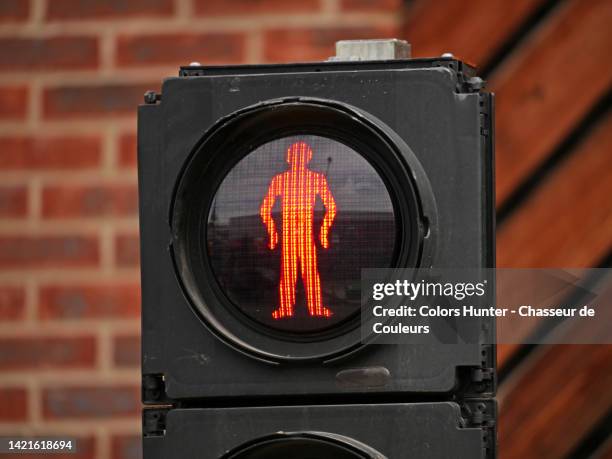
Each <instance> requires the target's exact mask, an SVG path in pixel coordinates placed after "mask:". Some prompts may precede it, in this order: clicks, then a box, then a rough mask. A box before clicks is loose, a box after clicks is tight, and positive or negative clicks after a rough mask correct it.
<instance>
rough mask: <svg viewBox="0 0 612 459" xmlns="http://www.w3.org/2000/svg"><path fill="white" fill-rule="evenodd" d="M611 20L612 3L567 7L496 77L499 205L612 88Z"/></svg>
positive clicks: (579, 2) (575, 1)
mask: <svg viewBox="0 0 612 459" xmlns="http://www.w3.org/2000/svg"><path fill="white" fill-rule="evenodd" d="M610 24H612V2H610V1H608V0H589V1H583V0H572V1H569V2H567V3H565V4H562V6H561V7H559V8H558V9H557V10H555V11H554V14H553V16H552V17H551V18H550V19H549V20H547V21H546V22H545V23H544V24H543V25H542V26H541V27H540V28H539V29H538V30H536V31H535V32H534V33H533V35H532V36H531V37H530V38H529V39H528V40H527V41H526V42H525V44H524V45H523V46H521V47H519V48H518V49H517V50H516V51H515V52H514V54H513V57H512V58H511V59H510V61H509V62H507V63H506V64H504V65H503V66H502V67H501V68H500V69H498V71H496V73H495V74H494V75H493V76H492V78H491V85H490V88H491V89H492V90H493V91H495V92H496V94H497V112H496V117H497V129H496V132H497V155H496V163H497V203H498V204H500V203H503V202H504V200H505V199H507V198H508V196H509V194H510V193H511V192H512V191H513V190H514V189H515V188H516V186H517V185H518V184H519V183H520V182H521V181H522V180H524V179H525V178H526V177H527V176H528V175H529V173H530V172H532V171H533V170H534V168H535V167H537V165H538V164H541V163H542V161H543V160H544V159H545V158H546V157H547V155H549V154H550V152H551V151H552V150H553V149H554V148H555V147H556V146H557V145H558V144H559V143H560V142H561V141H562V140H563V138H564V136H566V135H567V133H568V132H570V131H571V129H572V127H573V126H574V125H575V124H577V123H578V122H579V121H580V120H581V119H582V118H583V117H584V116H585V114H586V113H587V112H588V111H589V109H590V108H591V107H592V106H593V105H594V104H595V102H596V101H597V99H598V98H599V97H601V96H602V94H604V93H605V92H606V90H607V89H608V88H609V87H610V85H612V60H611V59H610V57H609V46H610V43H611V42H612V28H611V27H610ZM550 223H551V224H552V223H553V220H551V221H550ZM544 258H545V256H544ZM550 262H551V263H552V260H550Z"/></svg>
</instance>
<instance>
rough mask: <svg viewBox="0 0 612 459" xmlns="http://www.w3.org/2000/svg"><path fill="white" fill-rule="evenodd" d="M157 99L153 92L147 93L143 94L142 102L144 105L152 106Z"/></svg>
mask: <svg viewBox="0 0 612 459" xmlns="http://www.w3.org/2000/svg"><path fill="white" fill-rule="evenodd" d="M158 100H159V99H158V97H157V93H156V92H155V91H147V92H145V93H144V101H145V104H154V103H155V102H157V101H158Z"/></svg>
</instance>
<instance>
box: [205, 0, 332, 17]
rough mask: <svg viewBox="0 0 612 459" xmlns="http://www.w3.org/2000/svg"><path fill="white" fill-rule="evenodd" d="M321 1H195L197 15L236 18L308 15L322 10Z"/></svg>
mask: <svg viewBox="0 0 612 459" xmlns="http://www.w3.org/2000/svg"><path fill="white" fill-rule="evenodd" d="M320 4H321V2H320V0H300V1H287V0H255V1H254V0H195V5H194V9H195V12H196V14H199V15H203V16H223V15H228V16H236V15H250V14H275V13H276V14H280V13H308V12H313V11H316V10H318V9H319V8H320V6H321V5H320Z"/></svg>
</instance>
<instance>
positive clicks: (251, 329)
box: [170, 98, 436, 362]
mask: <svg viewBox="0 0 612 459" xmlns="http://www.w3.org/2000/svg"><path fill="white" fill-rule="evenodd" d="M296 134H299V135H303V134H314V135H320V136H324V137H329V138H332V139H334V140H338V141H340V142H342V143H345V144H346V145H347V146H349V147H350V148H352V149H353V150H355V151H356V152H357V153H359V154H362V155H363V156H364V158H365V159H366V160H367V161H368V162H369V163H370V164H371V165H372V166H373V167H374V169H375V170H376V172H377V173H378V174H380V176H381V178H382V179H383V181H384V182H385V185H386V186H387V190H388V192H389V195H390V197H391V199H392V202H393V206H394V213H395V216H396V224H397V225H398V228H397V230H396V237H397V239H398V240H397V242H396V248H397V250H396V257H395V266H396V267H418V266H423V263H425V264H427V263H428V262H429V261H428V260H429V259H430V258H431V254H432V253H433V240H434V238H433V237H432V235H433V234H434V233H432V231H431V229H432V224H433V225H435V221H436V213H435V202H434V199H433V193H432V192H431V187H430V185H429V181H428V180H427V177H426V175H425V173H424V172H423V170H422V168H421V166H420V163H419V162H418V160H417V159H416V156H415V155H414V153H413V152H412V151H411V150H410V148H409V147H408V146H407V145H406V144H405V143H404V142H403V141H402V140H401V139H400V138H399V137H398V136H397V135H396V134H395V133H394V132H393V131H392V130H391V129H390V128H388V127H387V126H385V125H384V124H382V123H381V122H380V121H378V120H376V119H375V118H374V117H372V116H371V115H368V114H364V113H362V112H359V111H357V110H356V109H354V108H353V107H349V106H347V105H346V104H342V103H339V102H335V101H327V100H320V99H310V98H308V99H306V98H300V99H298V100H296V99H289V100H275V101H268V102H265V103H261V104H258V105H256V106H253V107H248V108H246V109H244V110H240V111H238V112H235V113H233V114H232V115H230V116H228V117H225V118H223V119H222V120H220V121H219V122H218V123H216V124H215V126H213V128H212V129H211V130H209V131H208V132H207V133H206V134H205V135H204V137H203V138H202V140H201V141H200V142H199V143H198V145H197V146H196V147H195V148H194V150H193V151H192V153H191V155H190V158H189V160H188V161H186V166H185V167H184V169H183V171H182V172H181V175H180V178H179V180H178V181H177V186H176V188H175V192H174V195H173V200H172V207H171V212H170V226H171V231H172V243H171V255H172V257H173V260H174V266H175V270H176V274H177V279H178V280H179V282H180V283H181V286H182V288H183V290H184V292H185V294H186V297H187V298H188V299H189V300H190V303H191V305H192V306H193V308H194V310H195V311H196V312H197V313H198V316H199V317H200V318H201V319H202V320H203V321H204V323H205V324H206V325H207V326H208V327H209V329H211V331H212V332H213V333H215V335H217V336H218V337H219V338H221V339H222V340H223V341H224V342H226V343H228V344H230V345H231V346H233V347H235V348H237V349H238V350H240V351H242V352H246V353H247V354H249V355H252V356H255V357H257V358H260V359H263V360H269V361H270V360H271V361H274V362H279V361H293V362H295V361H305V360H327V359H330V358H336V357H337V356H338V355H341V354H343V353H348V352H352V351H353V350H354V349H355V348H356V347H359V346H360V342H361V331H360V329H359V326H358V325H359V315H357V316H356V317H353V318H352V319H351V320H346V321H345V322H343V323H339V324H337V325H335V326H333V327H332V328H331V329H329V330H325V331H321V332H317V333H311V334H297V333H291V332H284V331H277V330H274V329H271V327H267V326H265V325H263V324H260V323H258V322H257V321H255V320H254V319H251V318H249V317H248V316H247V315H246V314H245V313H243V312H241V311H240V310H239V308H237V307H236V306H235V305H234V304H233V303H232V302H231V301H230V300H229V298H228V297H227V295H226V294H225V293H224V292H223V289H222V288H221V286H220V285H219V283H218V281H217V280H216V276H215V274H214V271H213V269H212V267H211V266H210V261H209V257H208V250H207V249H206V248H205V247H202V246H201V244H202V240H203V237H202V235H204V238H205V237H206V236H205V234H206V226H207V224H206V223H207V221H208V212H209V209H210V205H211V203H212V200H213V197H214V196H215V194H216V190H217V189H218V186H219V185H220V183H221V182H222V180H223V179H224V178H225V175H226V174H227V173H228V172H229V170H231V168H232V167H233V166H234V165H235V164H236V163H237V162H238V161H240V160H241V159H242V158H244V157H245V156H246V155H247V154H249V153H250V152H252V151H253V150H254V149H256V148H257V147H258V146H260V145H262V144H264V143H267V142H270V141H271V140H274V139H278V138H282V137H287V136H290V135H296ZM228 152H229V153H228ZM203 184H204V185H203ZM202 196H205V197H206V199H205V200H202ZM414 216H416V218H414ZM202 225H204V228H202ZM405 229H408V231H405ZM204 240H205V239H204ZM202 279H204V281H202ZM241 316H242V317H241ZM245 318H246V319H247V320H245ZM305 343H307V345H305Z"/></svg>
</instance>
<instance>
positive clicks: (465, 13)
mask: <svg viewBox="0 0 612 459" xmlns="http://www.w3.org/2000/svg"><path fill="white" fill-rule="evenodd" d="M543 3H544V0H521V1H516V2H508V1H506V0H473V1H471V2H469V4H467V3H466V2H464V1H461V0H438V1H435V2H432V1H427V0H418V1H415V2H414V3H413V4H412V6H411V8H410V9H409V10H408V12H407V17H406V22H405V24H404V28H403V30H404V36H405V37H406V39H407V40H408V41H409V42H410V43H411V44H412V51H413V55H414V56H415V57H432V56H439V55H441V54H442V53H445V52H452V53H453V54H454V55H455V56H457V57H459V58H461V59H463V60H466V61H468V62H471V63H473V64H475V65H479V66H481V65H485V64H486V63H487V62H488V61H489V60H490V59H491V58H492V56H493V55H494V53H495V52H496V51H497V50H498V49H499V48H500V47H501V46H502V44H503V43H504V42H505V41H506V40H507V39H508V38H509V37H510V36H511V35H512V34H513V33H514V32H515V30H516V29H517V28H518V27H519V26H520V24H521V23H522V22H523V21H524V20H525V19H526V18H527V17H528V16H529V15H530V14H531V13H533V12H534V11H535V10H536V9H537V8H538V7H539V6H541V5H542V4H543ZM468 6H469V7H468Z"/></svg>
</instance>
